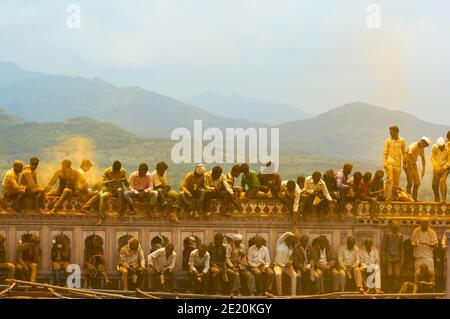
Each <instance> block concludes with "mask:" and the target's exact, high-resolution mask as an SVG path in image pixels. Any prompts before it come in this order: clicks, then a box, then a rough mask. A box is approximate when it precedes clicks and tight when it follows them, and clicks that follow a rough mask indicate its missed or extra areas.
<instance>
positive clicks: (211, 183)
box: [205, 171, 233, 194]
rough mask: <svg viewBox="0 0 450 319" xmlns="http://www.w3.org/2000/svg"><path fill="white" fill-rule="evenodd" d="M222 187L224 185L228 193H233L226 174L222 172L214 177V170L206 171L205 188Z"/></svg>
mask: <svg viewBox="0 0 450 319" xmlns="http://www.w3.org/2000/svg"><path fill="white" fill-rule="evenodd" d="M221 187H224V188H225V189H226V191H227V192H228V193H230V194H233V189H232V188H231V186H230V184H228V181H227V178H226V177H225V175H224V174H221V175H220V176H219V178H217V179H213V178H212V171H209V172H206V173H205V188H206V189H207V190H210V191H212V190H215V189H220V188H221Z"/></svg>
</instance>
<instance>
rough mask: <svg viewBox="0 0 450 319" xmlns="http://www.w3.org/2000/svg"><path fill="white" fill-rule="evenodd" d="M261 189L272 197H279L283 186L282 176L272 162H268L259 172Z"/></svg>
mask: <svg viewBox="0 0 450 319" xmlns="http://www.w3.org/2000/svg"><path fill="white" fill-rule="evenodd" d="M258 178H259V182H260V190H261V191H262V192H264V193H265V194H266V196H269V192H270V197H272V198H278V197H279V194H280V188H281V176H280V174H279V173H278V172H276V171H275V169H274V167H273V165H272V162H268V163H267V164H266V167H265V168H264V169H263V171H262V172H260V173H259V174H258Z"/></svg>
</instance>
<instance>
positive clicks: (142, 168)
mask: <svg viewBox="0 0 450 319" xmlns="http://www.w3.org/2000/svg"><path fill="white" fill-rule="evenodd" d="M147 172H148V165H147V164H145V163H142V164H141V165H139V168H138V174H139V176H140V177H143V176H145V175H146V174H147Z"/></svg>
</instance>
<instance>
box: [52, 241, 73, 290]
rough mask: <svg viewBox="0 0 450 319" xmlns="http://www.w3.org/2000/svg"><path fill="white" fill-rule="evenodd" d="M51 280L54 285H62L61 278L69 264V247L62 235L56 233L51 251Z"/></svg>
mask: <svg viewBox="0 0 450 319" xmlns="http://www.w3.org/2000/svg"><path fill="white" fill-rule="evenodd" d="M51 260H52V272H53V282H54V284H55V285H60V286H63V285H64V284H65V282H64V281H63V280H62V279H63V278H64V277H65V275H66V274H67V272H66V270H67V267H69V265H70V247H69V243H68V242H67V238H66V237H65V236H64V235H57V236H56V238H55V243H54V244H53V246H52V251H51Z"/></svg>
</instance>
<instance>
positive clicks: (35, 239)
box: [30, 235, 41, 245]
mask: <svg viewBox="0 0 450 319" xmlns="http://www.w3.org/2000/svg"><path fill="white" fill-rule="evenodd" d="M30 242H31V243H33V244H35V245H38V244H39V243H40V242H41V238H40V237H39V236H37V235H32V236H31V239H30Z"/></svg>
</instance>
